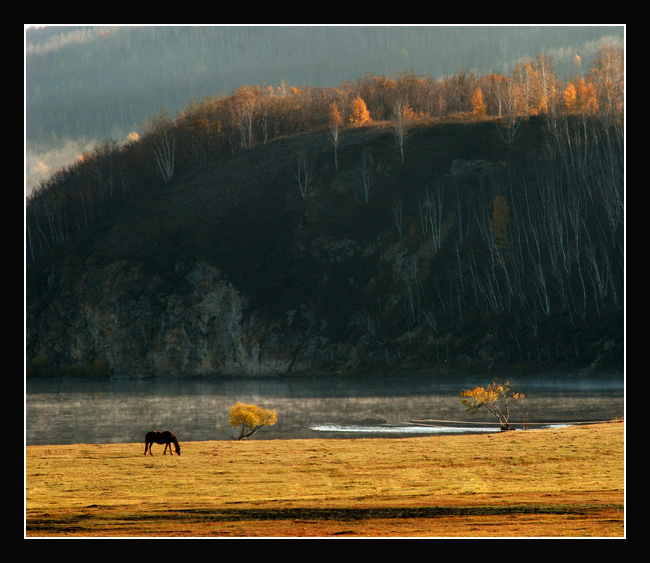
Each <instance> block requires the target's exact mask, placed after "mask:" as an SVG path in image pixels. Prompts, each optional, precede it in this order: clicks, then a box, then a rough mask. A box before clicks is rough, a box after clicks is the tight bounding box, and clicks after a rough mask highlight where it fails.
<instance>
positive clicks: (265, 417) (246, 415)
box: [228, 402, 278, 440]
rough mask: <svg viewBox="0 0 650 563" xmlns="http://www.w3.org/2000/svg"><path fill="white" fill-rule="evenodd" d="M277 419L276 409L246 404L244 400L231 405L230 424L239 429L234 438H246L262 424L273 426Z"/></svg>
mask: <svg viewBox="0 0 650 563" xmlns="http://www.w3.org/2000/svg"><path fill="white" fill-rule="evenodd" d="M277 421H278V415H277V413H276V412H275V409H274V410H268V409H266V410H265V409H263V408H261V407H258V406H257V405H245V404H244V403H242V402H238V403H237V404H236V405H234V406H232V407H230V414H229V416H228V422H229V423H230V426H232V427H233V428H238V429H239V434H238V435H237V436H236V437H233V439H234V440H245V439H246V438H248V437H249V436H252V435H253V434H254V433H255V432H257V430H259V429H260V428H262V426H273V425H274V424H275V423H276V422H277Z"/></svg>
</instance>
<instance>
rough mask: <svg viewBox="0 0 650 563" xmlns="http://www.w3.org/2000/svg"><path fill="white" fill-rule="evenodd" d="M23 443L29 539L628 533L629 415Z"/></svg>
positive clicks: (597, 534) (585, 534)
mask: <svg viewBox="0 0 650 563" xmlns="http://www.w3.org/2000/svg"><path fill="white" fill-rule="evenodd" d="M143 451H144V445H143V444H139V443H134V444H102V445H93V444H77V445H69V446H29V447H27V448H26V530H25V534H26V536H27V537H49V536H56V537H62V536H81V537H142V536H148V537H152V536H165V537H172V536H173V537H181V536H187V537H207V536H210V537H215V536H216V537H260V536H261V537H346V536H350V537H385V536H393V537H473V536H490V537H508V536H520V537H539V536H544V537H559V536H592V537H593V536H597V537H604V536H613V537H616V536H618V537H622V536H623V535H624V424H623V423H621V422H612V423H607V424H598V425H589V426H572V427H567V428H561V429H545V430H530V431H522V432H503V433H498V434H489V435H462V436H436V437H418V438H403V439H381V438H375V439H368V440H366V439H355V440H257V441H256V440H251V441H247V442H218V441H207V442H185V443H182V455H181V456H180V457H179V456H170V455H169V454H167V455H163V446H158V447H156V446H154V449H153V454H154V455H153V456H146V457H145V456H144V455H143Z"/></svg>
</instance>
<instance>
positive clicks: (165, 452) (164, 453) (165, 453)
mask: <svg viewBox="0 0 650 563" xmlns="http://www.w3.org/2000/svg"><path fill="white" fill-rule="evenodd" d="M167 446H169V444H168V443H167V444H165V451H164V452H163V455H167ZM169 451H170V452H171V451H172V449H171V448H169Z"/></svg>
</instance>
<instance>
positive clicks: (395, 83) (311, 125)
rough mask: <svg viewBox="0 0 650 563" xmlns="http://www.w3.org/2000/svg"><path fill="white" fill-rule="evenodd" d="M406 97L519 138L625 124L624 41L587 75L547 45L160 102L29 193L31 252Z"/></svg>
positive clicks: (423, 114) (412, 107)
mask: <svg viewBox="0 0 650 563" xmlns="http://www.w3.org/2000/svg"><path fill="white" fill-rule="evenodd" d="M404 99H408V107H409V111H410V112H411V113H410V115H412V116H417V118H418V120H423V121H424V120H426V119H440V118H444V117H446V116H470V115H471V116H474V117H476V116H482V118H485V119H490V118H492V119H495V120H496V121H497V123H502V124H503V125H504V128H505V129H506V134H504V135H503V137H504V140H506V142H508V144H513V143H514V142H515V138H516V136H517V133H518V125H519V124H520V123H521V121H522V120H524V119H526V118H527V117H529V116H533V115H544V116H547V117H548V119H549V122H550V124H551V125H553V123H555V121H554V120H557V119H560V118H566V117H568V116H574V115H578V116H580V117H583V118H584V117H589V118H593V119H594V120H600V121H602V123H603V124H605V125H606V126H614V127H617V128H619V129H622V124H623V111H624V107H623V102H624V73H623V51H622V49H619V48H611V47H604V48H603V49H602V50H601V52H600V54H599V56H598V57H597V58H596V59H595V60H594V62H593V67H592V69H591V70H590V71H589V72H588V73H587V74H586V75H585V76H584V77H579V78H578V77H576V78H575V79H573V80H570V81H569V82H566V83H565V82H563V81H562V80H561V79H560V78H559V77H558V76H557V75H556V74H555V71H554V70H553V66H552V59H551V57H549V56H547V55H539V56H537V57H536V58H534V59H532V58H527V59H526V60H525V61H523V62H521V63H519V64H518V65H517V66H516V67H515V69H514V70H513V72H512V73H511V74H510V75H509V76H506V75H500V74H495V73H491V74H487V75H485V76H480V75H478V74H476V73H473V72H466V71H459V72H458V73H457V74H455V75H452V76H446V77H444V78H442V79H437V78H434V77H431V76H426V75H425V76H416V75H414V74H413V73H403V74H401V75H398V76H396V77H394V78H390V77H377V76H372V75H367V76H365V77H362V78H360V79H359V80H358V81H357V82H356V83H352V82H345V83H342V84H341V85H339V86H338V87H337V88H322V87H313V88H311V87H309V86H303V87H301V88H296V87H292V86H289V85H288V84H286V83H284V82H282V83H281V84H280V85H277V86H273V85H264V86H253V85H247V86H241V87H239V88H236V89H235V90H234V91H233V92H232V93H231V94H230V95H224V96H219V97H215V96H211V95H206V96H205V97H204V98H202V99H201V100H196V99H192V100H190V101H189V102H188V103H187V105H186V106H185V107H184V108H182V109H181V111H179V112H178V114H177V115H176V116H175V117H172V116H168V115H166V114H165V113H164V110H161V112H160V113H159V114H158V115H157V116H155V117H154V118H152V120H149V121H148V122H147V123H145V125H144V126H143V128H142V131H141V132H140V133H139V134H136V133H132V134H130V136H129V141H128V142H125V143H121V144H120V143H118V142H116V141H113V142H112V143H111V144H110V150H107V149H106V147H105V146H98V147H97V148H96V149H95V150H93V151H91V152H90V153H89V154H87V155H84V158H83V159H82V160H80V161H79V162H77V163H75V164H74V165H71V166H70V167H68V168H66V169H63V170H60V171H59V172H57V173H55V174H53V175H52V176H51V177H50V178H49V179H48V180H46V181H44V182H43V183H42V184H40V185H38V186H36V187H35V188H34V189H33V190H32V192H31V193H30V195H29V199H28V206H27V211H26V232H27V237H26V241H27V242H26V246H27V256H28V259H30V260H32V259H35V258H38V257H39V256H42V255H43V254H45V253H46V252H48V251H49V250H50V249H51V248H53V247H54V246H55V245H57V244H59V243H61V242H64V241H65V240H68V239H69V238H70V237H71V236H73V235H74V234H76V233H77V232H79V231H82V230H84V229H85V228H86V225H88V224H90V223H92V222H94V221H96V220H97V219H99V218H100V217H102V216H105V215H107V214H109V213H110V212H111V211H112V210H114V209H116V208H117V207H119V206H121V205H123V204H124V202H125V201H127V200H129V199H130V198H132V197H133V196H134V195H135V193H134V192H135V189H136V187H139V188H138V189H145V188H146V187H151V186H153V187H155V186H157V185H158V184H159V182H160V181H161V180H162V181H163V182H164V183H166V182H169V181H171V180H172V179H173V178H176V177H179V176H182V175H184V174H187V173H191V172H195V171H196V170H198V169H199V168H201V167H202V166H205V165H206V164H207V163H211V162H215V161H218V160H220V159H226V158H230V157H231V156H232V155H234V154H237V153H238V152H240V151H245V150H247V149H250V148H252V147H254V146H256V145H259V144H263V143H267V142H270V141H272V140H273V139H277V138H281V137H284V136H288V135H293V134H297V133H302V132H308V131H316V130H322V129H326V128H331V129H332V128H333V129H332V130H333V134H335V143H338V140H339V135H340V134H341V132H342V131H341V130H342V129H344V127H345V126H351V127H354V126H358V125H363V124H368V123H370V122H372V121H389V120H391V119H392V118H393V115H392V111H393V108H394V107H395V103H396V102H397V101H398V100H404Z"/></svg>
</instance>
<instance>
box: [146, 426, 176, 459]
mask: <svg viewBox="0 0 650 563" xmlns="http://www.w3.org/2000/svg"><path fill="white" fill-rule="evenodd" d="M152 444H165V451H164V452H163V455H167V448H168V447H169V453H170V454H171V455H174V454H173V453H172V444H174V448H175V449H176V454H177V455H181V445H180V444H179V443H178V439H177V438H176V436H174V433H173V432H171V431H170V430H165V431H164V432H158V430H153V431H152V432H147V435H146V436H145V437H144V455H147V450H149V455H153V454H152V453H151V445H152Z"/></svg>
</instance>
